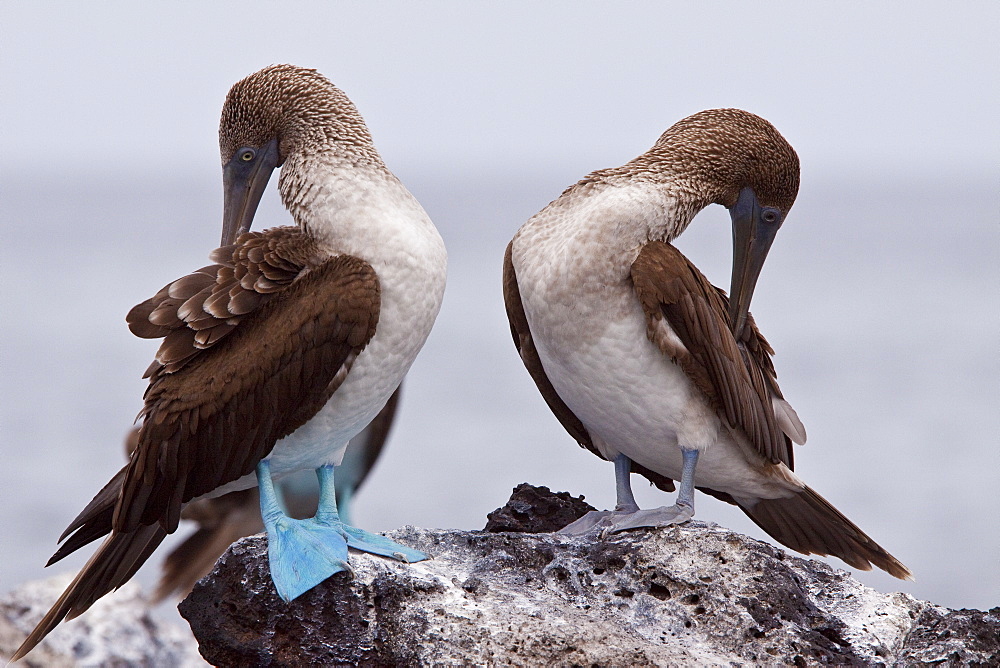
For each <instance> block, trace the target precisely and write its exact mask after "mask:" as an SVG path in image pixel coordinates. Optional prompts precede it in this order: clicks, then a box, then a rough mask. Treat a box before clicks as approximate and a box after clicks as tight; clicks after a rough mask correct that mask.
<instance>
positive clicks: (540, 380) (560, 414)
mask: <svg viewBox="0 0 1000 668" xmlns="http://www.w3.org/2000/svg"><path fill="white" fill-rule="evenodd" d="M513 243H514V242H511V243H509V244H507V252H506V253H505V254H504V258H503V299H504V305H505V306H506V308H507V320H508V321H509V322H510V333H511V336H513V337H514V346H515V347H516V348H517V352H518V353H519V354H520V355H521V361H522V362H523V363H524V366H525V367H526V368H527V369H528V374H529V375H530V376H531V379H532V380H534V381H535V385H536V386H537V387H538V391H539V392H541V394H542V398H543V399H545V403H546V404H548V406H549V409H551V410H552V412H553V413H554V414H555V416H556V418H557V419H558V420H559V422H560V423H561V424H562V426H563V427H564V428H565V429H566V431H568V432H569V434H570V436H572V437H573V438H574V439H576V442H577V443H579V444H580V445H581V446H582V447H584V448H586V449H587V450H590V451H591V452H593V453H594V454H595V455H597V456H598V457H600V458H601V459H604V457H603V455H601V453H600V452H599V451H598V450H597V448H596V447H595V446H594V442H593V441H592V440H591V438H590V434H589V433H588V432H587V428H586V427H585V426H584V425H583V422H581V421H580V418H578V417H577V416H576V415H575V414H574V413H573V411H572V410H570V408H569V406H567V405H566V403H565V402H564V401H563V400H562V398H561V397H560V396H559V393H558V392H556V389H555V388H554V387H553V386H552V383H551V381H549V377H548V376H547V375H546V374H545V369H544V368H543V367H542V360H541V358H539V356H538V350H537V349H536V348H535V342H534V340H533V339H532V337H531V329H530V327H529V326H528V318H527V316H526V315H525V314H524V305H523V304H522V303H521V292H520V290H519V289H518V287H517V276H516V275H515V273H514V263H513V261H512V260H511V247H512V246H513ZM632 472H633V473H637V474H639V475H641V476H643V477H644V478H646V479H647V480H649V481H650V482H651V483H653V484H654V485H656V486H657V487H659V488H660V489H662V490H663V491H665V492H672V491H674V481H673V480H671V479H670V478H667V477H665V476H662V475H660V474H659V473H656V472H654V471H651V470H649V469H647V468H646V467H644V466H641V465H639V464H637V463H636V462H632Z"/></svg>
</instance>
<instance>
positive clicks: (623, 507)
mask: <svg viewBox="0 0 1000 668" xmlns="http://www.w3.org/2000/svg"><path fill="white" fill-rule="evenodd" d="M631 475H632V460H631V459H629V458H628V457H626V456H625V455H622V454H619V455H618V456H617V457H615V493H616V497H617V499H618V503H617V505H616V506H615V510H617V511H619V512H625V513H634V512H635V511H637V510H639V504H638V503H636V502H635V497H634V496H632V480H631Z"/></svg>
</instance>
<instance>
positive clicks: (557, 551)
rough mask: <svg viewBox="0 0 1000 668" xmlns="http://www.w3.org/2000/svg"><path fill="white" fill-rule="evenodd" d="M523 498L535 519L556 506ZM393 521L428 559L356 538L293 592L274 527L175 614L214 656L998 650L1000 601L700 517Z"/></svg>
mask: <svg viewBox="0 0 1000 668" xmlns="http://www.w3.org/2000/svg"><path fill="white" fill-rule="evenodd" d="M525 495H527V497H537V498H538V499H540V500H544V499H545V497H546V494H545V493H543V492H542V491H541V490H536V491H532V492H525V491H524V490H522V494H521V496H520V498H518V499H516V500H515V504H521V502H522V501H524V499H525V498H527V497H526V496H525ZM548 503H549V501H545V504H548ZM552 503H555V502H552ZM560 503H561V502H560ZM517 508H518V512H519V514H520V516H519V518H518V522H519V523H521V524H523V525H524V526H527V527H530V526H532V519H531V518H532V517H533V516H534V515H536V514H537V515H538V516H539V517H540V518H544V517H546V516H548V515H550V513H548V512H547V511H546V512H540V513H535V512H534V511H533V510H532V508H530V507H525V506H523V505H518V506H517ZM389 535H390V536H391V537H392V538H393V539H394V540H397V541H400V542H402V543H405V544H409V545H412V546H414V547H416V548H418V549H421V550H424V551H426V552H428V553H430V554H432V555H434V559H432V560H429V561H425V562H421V563H419V564H401V563H398V562H395V561H391V560H388V559H383V558H379V557H373V556H371V555H367V554H361V553H352V556H351V562H352V564H353V567H354V570H355V573H354V577H353V579H352V578H351V577H350V576H349V575H348V574H346V573H340V574H338V575H335V576H334V577H332V578H330V579H329V580H327V581H326V582H324V583H323V584H321V585H320V586H318V587H316V588H314V589H313V590H311V591H309V592H307V593H306V594H304V595H303V596H301V597H299V598H298V599H296V600H295V601H293V602H292V603H290V604H286V603H284V602H283V601H281V599H279V598H278V596H277V594H276V593H275V591H274V587H273V585H272V584H271V580H270V576H269V574H268V565H267V553H266V540H265V538H264V537H263V536H254V537H250V538H246V539H243V540H241V541H240V542H238V543H236V544H235V545H233V547H231V548H230V550H229V551H228V552H227V553H226V554H225V555H224V556H223V558H222V559H220V561H219V563H218V564H217V566H216V569H215V570H214V571H213V572H212V574H210V575H209V576H208V577H206V578H205V579H204V580H202V581H201V583H199V584H198V585H197V586H196V588H195V590H194V591H193V592H192V594H191V595H190V596H189V597H188V598H187V599H186V600H185V601H184V602H183V603H182V604H181V613H182V614H183V615H184V616H185V617H186V618H187V619H188V620H189V621H190V622H191V626H192V629H193V631H194V633H195V636H196V637H197V638H198V640H199V643H200V646H201V652H202V654H203V655H204V656H205V658H206V659H207V660H209V661H210V662H212V663H214V664H217V665H221V666H236V665H240V666H250V665H254V666H256V665H269V666H301V665H342V664H361V665H404V666H409V665H434V664H445V665H462V664H475V665H635V666H645V665H649V666H652V665H656V666H662V665H677V664H685V665H690V664H699V665H705V664H714V665H757V664H794V665H813V664H835V665H872V664H902V665H913V664H933V663H941V662H944V663H949V664H956V665H970V664H980V665H998V664H1000V608H994V609H993V610H991V611H988V612H982V611H976V610H961V611H953V610H948V609H945V608H941V607H938V606H935V605H933V604H930V603H926V602H923V601H918V600H915V599H913V598H912V597H910V596H908V595H906V594H898V593H897V594H881V593H878V592H876V591H874V590H871V589H868V588H866V587H864V586H863V585H861V584H860V583H858V582H857V581H855V580H854V579H852V578H851V577H850V576H849V575H848V574H847V573H845V572H843V571H838V570H834V569H832V568H830V567H828V566H826V565H825V564H822V563H819V562H815V561H810V560H806V559H800V558H797V557H792V556H789V555H788V554H786V553H785V552H783V551H781V550H778V549H776V548H773V547H771V546H770V545H768V544H766V543H762V542H759V541H756V540H752V539H750V538H747V537H745V536H742V535H740V534H736V533H733V532H731V531H728V530H725V529H723V528H720V527H718V526H715V525H708V524H704V523H701V522H689V523H687V524H684V525H681V526H676V527H671V528H667V529H656V530H649V529H646V530H638V531H634V532H628V533H625V534H618V535H615V536H611V537H609V538H606V539H604V540H594V539H593V538H589V537H581V538H573V539H570V538H566V537H562V536H558V535H553V534H550V533H543V534H531V533H513V532H508V533H486V532H478V531H447V530H427V529H414V528H411V527H406V528H403V529H400V530H398V531H395V532H392V533H390V534H389Z"/></svg>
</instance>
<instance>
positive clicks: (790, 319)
mask: <svg viewBox="0 0 1000 668" xmlns="http://www.w3.org/2000/svg"><path fill="white" fill-rule="evenodd" d="M599 166H602V165H593V167H599ZM585 169H586V168H585V167H584V168H581V167H580V166H576V167H575V168H559V169H552V170H548V171H545V172H544V173H542V172H541V170H540V171H539V173H538V174H515V173H503V174H490V173H484V172H479V173H477V172H474V171H466V172H461V173H457V172H456V173H443V172H442V173H436V174H435V173H426V172H423V171H421V170H419V169H405V168H404V169H398V170H397V174H398V175H399V176H400V178H401V179H402V180H403V182H404V183H406V184H407V186H408V187H409V188H410V189H411V190H412V191H413V192H414V194H415V195H416V196H417V197H418V199H420V201H421V202H422V203H423V205H424V207H425V208H426V209H427V211H428V212H429V213H430V215H431V217H432V218H433V219H434V221H435V222H436V223H437V225H438V227H439V229H440V230H441V233H442V235H443V236H444V238H445V242H446V243H447V245H448V248H449V253H450V275H449V283H448V290H447V293H446V297H445V303H444V307H443V309H442V311H441V315H440V317H439V319H438V322H437V325H436V328H435V330H434V332H433V333H432V334H431V337H430V339H429V341H428V342H427V345H426V347H425V349H424V351H423V352H422V353H421V355H420V357H419V358H418V359H417V362H416V363H415V365H414V366H413V368H412V370H411V373H410V376H409V377H408V379H407V381H406V384H405V386H404V394H403V398H402V404H401V410H400V415H399V419H398V421H397V425H396V428H395V430H394V432H393V433H392V435H391V437H390V442H389V445H388V449H387V451H386V452H385V454H384V456H383V460H382V461H381V462H380V463H379V464H378V467H377V469H376V470H375V472H374V474H373V475H372V477H371V479H370V480H369V483H368V484H367V485H366V486H365V487H364V488H363V489H362V491H361V494H360V495H359V497H358V500H357V501H358V502H357V508H356V510H357V513H356V519H357V521H358V524H359V525H360V526H363V527H365V528H368V529H373V530H383V529H390V528H393V527H396V526H399V525H402V524H413V525H418V526H430V527H458V528H467V529H479V528H482V526H483V525H484V524H485V516H486V513H488V512H489V511H491V510H492V509H494V508H496V507H497V506H500V505H502V504H503V503H504V502H505V500H506V499H507V497H508V495H509V493H510V490H511V488H512V487H514V486H515V485H516V484H518V483H520V482H522V481H527V482H530V483H533V484H538V485H547V486H549V487H550V488H552V489H554V490H566V491H569V492H572V493H574V494H585V495H586V497H587V499H588V501H590V502H591V503H593V504H594V505H596V506H598V507H609V506H611V505H613V504H614V484H613V474H612V467H611V465H610V464H608V463H606V462H601V461H599V460H598V459H597V458H596V457H594V456H593V455H591V454H589V453H588V452H586V451H584V450H582V449H580V448H579V447H577V446H576V444H575V443H574V442H573V441H572V440H571V439H570V438H569V436H567V434H566V433H565V432H564V431H563V430H562V428H561V427H560V426H559V424H558V423H557V422H556V420H555V419H554V418H553V417H552V416H551V414H550V413H549V411H548V409H547V408H546V407H545V405H544V403H543V402H542V400H541V398H540V396H539V395H538V393H537V391H536V390H535V388H534V386H533V384H532V382H531V380H530V378H529V377H528V375H527V373H526V372H525V370H524V368H523V367H522V365H521V363H520V360H519V359H518V357H517V355H516V353H515V351H514V347H513V345H512V343H511V339H510V334H509V330H508V325H507V321H506V317H505V315H504V312H503V305H502V295H501V288H500V273H501V260H502V257H503V252H504V248H505V246H506V244H507V242H508V240H509V239H510V237H511V236H512V235H513V233H514V232H515V230H516V229H517V228H518V227H519V226H520V224H521V223H522V222H524V220H526V219H527V218H528V217H529V216H530V215H531V214H533V213H534V212H535V211H537V210H538V209H540V208H541V207H542V206H544V205H545V204H546V203H547V202H548V201H549V200H551V199H552V198H554V197H555V196H557V195H558V194H559V192H561V190H562V189H563V188H564V187H565V186H567V185H569V184H570V183H572V182H574V181H575V180H576V179H577V178H579V177H580V176H582V175H583V173H584V171H585ZM857 178H858V180H857V181H852V180H850V179H848V178H844V177H839V176H838V175H836V174H830V175H826V176H825V177H824V178H820V177H819V176H818V175H817V174H815V173H807V174H806V178H805V179H804V181H803V185H802V189H801V191H800V195H799V199H798V202H797V203H796V205H795V207H794V208H793V209H792V211H791V214H790V215H789V218H788V220H787V222H786V224H785V226H784V228H783V230H782V232H781V233H780V234H779V235H778V240H777V241H776V242H775V245H774V247H773V249H772V252H771V255H770V257H769V259H768V261H767V264H766V265H765V268H764V271H763V275H762V277H761V279H760V282H759V285H758V287H757V291H756V295H755V298H754V302H753V309H752V310H753V313H754V315H755V317H756V319H757V323H758V324H759V326H760V327H761V329H762V330H763V332H764V333H765V335H766V336H767V338H768V339H769V340H770V342H771V344H772V345H773V346H774V348H775V349H776V350H777V357H776V359H775V363H776V366H777V369H778V373H779V380H780V381H781V387H782V390H783V391H784V393H785V396H786V397H787V398H788V400H789V401H790V403H791V404H792V405H793V406H794V407H795V409H796V410H797V411H798V414H799V416H800V417H801V418H802V420H803V422H804V423H805V425H806V428H807V431H808V433H809V442H808V444H807V445H805V446H803V447H800V448H798V450H797V452H796V470H797V472H798V473H799V474H800V475H801V476H802V477H803V478H804V479H805V480H806V481H807V482H809V484H810V485H811V486H813V487H814V488H815V489H817V490H818V491H819V492H820V493H822V494H823V495H824V496H825V497H827V498H828V499H829V500H830V501H831V502H833V503H834V504H835V505H836V506H837V507H838V508H839V509H840V510H841V511H843V512H844V513H845V514H846V515H847V516H848V517H850V518H851V519H852V520H854V521H855V522H856V523H857V524H858V525H860V526H861V527H862V528H863V529H864V530H865V531H867V532H868V533H870V534H871V535H872V536H873V537H874V538H875V539H876V540H877V541H879V542H880V543H881V544H882V545H883V546H885V547H886V548H887V549H889V550H890V551H891V552H892V553H893V554H895V555H896V556H897V557H898V558H900V559H901V560H902V561H903V562H904V563H906V564H907V565H908V566H909V567H910V568H911V569H912V570H913V571H914V573H915V574H916V578H917V579H916V582H905V583H904V582H899V581H896V580H894V579H892V578H890V577H888V576H885V575H884V574H881V573H873V574H864V573H862V574H858V575H859V577H860V579H861V580H862V581H864V582H866V583H868V584H869V585H871V586H873V587H875V588H876V589H880V590H882V591H899V590H901V591H906V592H908V593H910V594H912V595H914V596H916V597H918V598H922V599H929V600H931V601H933V602H935V603H939V604H942V605H946V606H949V607H956V608H960V607H972V608H981V609H985V608H990V607H993V606H996V605H1000V557H998V555H1000V517H998V513H997V501H998V490H1000V437H998V434H1000V410H998V408H1000V406H998V403H1000V401H998V400H1000V380H998V379H1000V326H998V325H1000V319H998V313H1000V280H998V279H1000V224H998V222H1000V216H998V212H1000V201H998V200H1000V193H998V189H997V183H996V181H995V179H992V178H986V177H983V176H982V175H961V174H955V175H953V177H952V178H935V179H931V178H927V179H917V178H914V179H911V180H906V179H902V178H900V179H898V180H892V179H891V178H890V179H883V178H881V177H879V176H878V175H860V176H858V177H857ZM220 191H221V188H220V186H219V184H218V183H217V182H216V181H213V180H209V181H202V180H198V179H193V178H188V179H187V180H186V179H185V178H184V177H183V176H180V175H178V176H176V177H169V176H168V177H166V178H151V177H150V176H148V175H146V174H135V173H125V174H113V173H105V174H100V173H94V174H93V175H92V176H91V177H83V178H81V177H79V176H78V175H76V174H74V175H73V176H70V175H69V173H67V174H66V175H59V174H49V175H45V176H44V178H40V177H39V176H38V175H35V176H31V175H27V176H16V175H8V176H7V177H5V179H4V182H3V185H2V192H0V222H2V229H3V238H4V241H5V244H4V247H5V250H4V252H3V260H2V262H0V273H2V281H3V282H2V284H3V286H4V290H3V293H2V310H0V337H2V343H0V439H2V446H0V452H2V455H3V466H2V467H0V535H2V537H3V538H2V540H0V564H2V566H0V591H6V590H9V589H10V588H12V587H14V586H16V585H18V584H19V583H22V582H24V581H26V580H29V579H34V578H39V577H43V576H45V575H47V573H46V571H45V570H44V569H43V568H42V566H43V564H44V563H45V561H46V560H47V558H48V557H49V555H50V554H51V553H52V552H53V551H54V549H55V540H56V537H57V536H58V535H59V534H60V533H61V532H62V530H63V528H64V527H65V526H66V525H67V524H68V523H69V522H70V520H72V519H73V517H75V515H76V514H77V512H79V510H81V509H82V507H83V506H84V505H85V504H86V503H87V502H88V501H89V500H90V498H91V497H92V496H93V494H94V493H95V492H97V490H98V489H100V487H101V486H102V485H103V484H104V483H105V482H106V481H107V480H108V478H109V477H110V476H111V475H112V474H113V473H115V472H116V471H117V470H118V468H119V467H120V466H121V465H122V464H123V461H124V459H123V454H122V440H123V437H124V434H125V432H126V430H127V429H128V427H129V425H131V424H132V420H133V418H134V417H135V415H136V413H137V412H138V410H139V408H140V405H141V404H140V402H141V396H142V392H143V389H144V387H145V384H144V382H143V381H142V380H141V379H140V376H141V375H142V372H143V370H144V369H145V368H146V365H147V364H148V362H149V360H150V358H151V356H152V354H153V352H154V350H155V348H156V343H155V342H150V341H143V340H139V339H136V338H134V337H133V336H132V335H131V334H130V333H129V332H128V329H127V328H126V326H125V322H124V316H125V313H126V312H127V311H128V310H129V308H131V307H132V306H133V305H134V304H136V303H138V302H140V301H142V300H144V299H146V298H147V297H149V296H150V295H152V294H153V293H154V292H155V291H156V290H158V289H159V288H160V287H161V286H162V285H164V284H165V283H166V282H168V281H169V280H172V279H174V278H177V277H179V276H181V275H182V274H184V273H186V272H188V271H190V270H193V269H195V268H197V267H200V266H202V265H204V264H207V263H208V261H207V254H208V252H209V250H210V249H212V248H214V247H215V245H216V244H217V243H218V237H219V221H220V216H221V202H220V200H221V196H220ZM289 220H290V219H289V218H288V217H287V215H286V214H285V213H284V211H283V210H282V209H281V207H280V204H279V203H278V201H277V193H276V192H275V190H274V186H273V185H272V187H271V189H270V190H269V191H268V193H267V195H266V198H265V202H264V203H263V204H262V208H261V212H260V214H259V215H258V218H257V224H256V225H255V228H256V229H262V228H264V227H270V226H273V225H279V224H288V222H289ZM730 243H731V242H730V230H729V218H728V214H727V212H726V211H725V210H724V209H722V208H721V207H712V208H710V209H709V210H707V211H705V212H704V213H703V214H701V215H700V216H699V218H698V219H697V220H696V221H695V223H694V225H693V226H692V227H691V229H690V230H689V232H688V233H687V234H686V235H685V236H683V237H682V239H681V240H680V241H679V243H678V246H679V247H680V248H681V249H682V250H683V251H684V252H685V253H687V254H688V255H689V256H690V257H691V259H692V260H693V261H694V262H695V263H696V264H698V265H699V266H700V267H701V268H702V270H703V271H704V272H705V273H706V274H707V275H708V276H709V278H711V279H712V280H713V282H715V283H717V284H720V285H723V286H726V287H728V282H729V263H730V258H731V252H732V251H731V248H730ZM637 488H642V489H637V492H638V496H639V502H640V504H642V505H662V504H664V503H670V502H672V499H671V498H670V497H668V496H666V495H663V494H661V493H659V492H657V491H655V490H653V489H647V488H645V486H643V485H641V484H638V483H637ZM697 502H698V506H697V516H698V518H699V519H703V520H712V521H716V522H719V523H720V524H723V525H725V526H728V527H731V528H733V529H736V530H739V531H742V532H745V533H747V534H749V535H752V536H755V537H758V538H766V537H765V536H764V534H763V533H762V532H761V531H760V530H758V529H757V528H756V526H754V525H753V524H752V523H751V522H750V521H749V520H747V519H746V518H745V517H744V516H743V515H742V513H740V512H739V511H737V510H734V509H731V508H729V507H727V506H725V505H724V504H722V503H720V502H717V501H715V500H714V499H711V498H708V497H706V496H699V497H698V500H697ZM181 532H182V533H183V532H184V529H183V527H182V530H181ZM168 548H169V544H168V545H167V546H165V547H163V548H161V549H160V551H159V552H158V554H157V555H154V557H153V559H152V560H151V561H150V563H149V564H148V565H147V566H146V567H145V568H144V569H143V571H142V572H141V573H140V579H141V580H142V581H143V582H146V583H149V582H151V581H152V580H153V579H154V578H155V577H156V574H157V570H156V569H157V568H158V565H159V561H160V559H161V558H162V556H163V554H165V553H166V552H167V549H168ZM89 554H90V550H83V551H82V554H79V555H77V556H74V557H73V558H71V559H69V560H67V562H66V563H65V565H64V564H60V565H58V566H57V567H56V568H58V569H70V568H77V567H79V566H80V565H82V563H83V561H84V560H85V558H86V557H87V556H89ZM832 563H834V564H835V565H836V566H837V567H843V564H841V563H840V562H836V561H833V562H832Z"/></svg>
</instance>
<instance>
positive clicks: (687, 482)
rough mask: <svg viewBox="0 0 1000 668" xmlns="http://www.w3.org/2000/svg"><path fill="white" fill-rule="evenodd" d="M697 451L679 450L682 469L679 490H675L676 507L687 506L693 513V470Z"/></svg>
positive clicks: (696, 460)
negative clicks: (682, 463) (681, 457)
mask: <svg viewBox="0 0 1000 668" xmlns="http://www.w3.org/2000/svg"><path fill="white" fill-rule="evenodd" d="M698 454H699V451H698V450H688V449H686V448H681V455H682V456H683V457H684V468H683V469H682V470H681V488H680V489H679V490H677V505H678V506H687V507H688V508H690V509H691V511H692V513H693V511H694V469H695V467H696V466H698Z"/></svg>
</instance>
